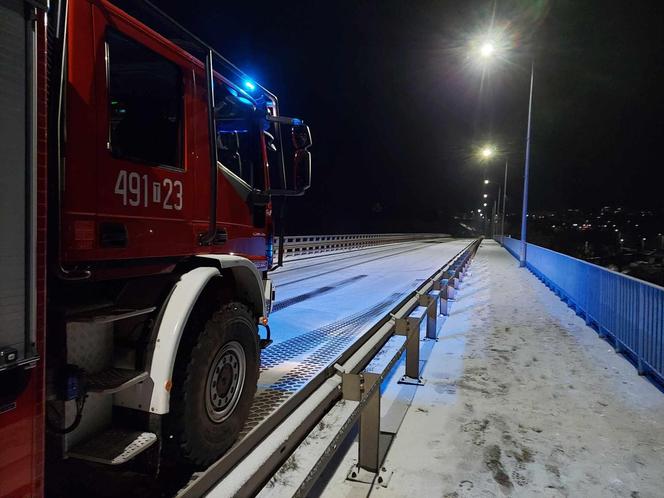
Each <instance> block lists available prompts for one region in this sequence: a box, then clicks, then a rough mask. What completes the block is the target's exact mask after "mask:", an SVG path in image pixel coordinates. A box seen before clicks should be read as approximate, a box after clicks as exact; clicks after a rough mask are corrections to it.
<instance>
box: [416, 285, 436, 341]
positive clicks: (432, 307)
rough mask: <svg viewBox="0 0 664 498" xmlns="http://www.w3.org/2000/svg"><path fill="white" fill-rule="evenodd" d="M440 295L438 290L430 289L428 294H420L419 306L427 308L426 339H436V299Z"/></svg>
mask: <svg viewBox="0 0 664 498" xmlns="http://www.w3.org/2000/svg"><path fill="white" fill-rule="evenodd" d="M439 297H440V290H432V291H430V292H429V293H428V294H423V295H421V296H420V299H419V304H420V306H426V308H427V333H426V338H427V339H433V340H437V339H438V336H437V334H436V333H437V331H438V299H439Z"/></svg>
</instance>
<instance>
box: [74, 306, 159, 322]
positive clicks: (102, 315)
mask: <svg viewBox="0 0 664 498" xmlns="http://www.w3.org/2000/svg"><path fill="white" fill-rule="evenodd" d="M156 309H157V308H156V306H150V307H149V308H140V309H136V308H117V307H107V308H97V309H94V310H87V311H81V312H78V313H75V314H73V315H70V316H69V317H67V321H68V322H75V323H110V322H117V321H118V320H124V319H126V318H132V317H135V316H140V315H147V314H148V313H152V312H153V311H154V310H156Z"/></svg>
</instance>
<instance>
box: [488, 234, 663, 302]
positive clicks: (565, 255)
mask: <svg viewBox="0 0 664 498" xmlns="http://www.w3.org/2000/svg"><path fill="white" fill-rule="evenodd" d="M505 238H506V239H512V240H518V241H519V242H521V239H515V238H513V237H510V236H506V237H505ZM496 242H498V243H500V237H498V240H496ZM528 245H529V246H530V247H536V248H538V249H541V250H543V251H547V252H550V253H553V254H555V255H556V256H562V257H564V258H567V259H571V260H574V261H578V262H579V263H583V264H585V265H589V266H593V267H595V268H597V269H599V270H602V271H605V272H608V273H613V274H614V275H617V276H619V277H623V278H628V279H630V280H634V281H635V282H637V283H639V284H643V285H647V286H650V287H653V288H655V289H657V290H660V291H664V287H662V286H661V285H657V284H654V283H652V282H648V281H647V280H641V279H640V278H636V277H633V276H632V275H628V274H626V273H622V272H619V271H616V270H612V269H611V268H607V267H605V266H600V265H598V264H596V263H591V262H590V261H586V260H585V259H579V258H575V257H574V256H570V255H569V254H565V253H563V252H558V251H554V250H553V249H549V248H548V247H542V246H538V245H537V244H533V243H532V242H528ZM527 259H528V256H527V255H526V260H527Z"/></svg>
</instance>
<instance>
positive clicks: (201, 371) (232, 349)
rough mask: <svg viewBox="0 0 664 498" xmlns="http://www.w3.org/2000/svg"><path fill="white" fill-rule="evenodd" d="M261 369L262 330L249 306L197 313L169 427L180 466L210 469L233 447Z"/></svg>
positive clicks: (184, 346) (180, 362) (184, 345)
mask: <svg viewBox="0 0 664 498" xmlns="http://www.w3.org/2000/svg"><path fill="white" fill-rule="evenodd" d="M206 308H207V309H208V311H207V313H206V311H205V309H206ZM206 318H207V319H206ZM259 367H260V349H259V346H258V328H257V325H256V320H255V318H254V316H253V315H252V313H251V312H250V311H249V308H248V307H247V306H245V305H244V304H241V303H237V302H231V303H228V304H225V305H223V306H222V307H221V309H219V310H218V311H214V312H212V313H211V314H210V311H209V306H207V307H206V306H197V309H194V311H193V312H192V315H191V317H190V319H189V323H188V324H187V327H186V329H185V331H184V334H183V337H182V341H181V346H180V350H179V351H178V355H177V360H176V364H175V369H174V372H173V390H172V392H171V406H170V411H169V414H168V416H167V418H166V421H165V422H166V423H165V427H164V428H165V430H166V431H165V436H166V439H167V442H168V443H175V445H174V451H175V453H176V458H177V460H179V461H184V462H187V463H190V464H193V465H194V466H196V467H206V466H208V465H210V464H211V463H212V462H214V461H215V460H216V459H218V458H219V457H220V456H221V455H222V454H223V453H224V452H225V451H226V450H228V449H229V448H230V447H231V445H232V444H233V443H234V442H235V440H236V439H237V437H238V435H239V433H240V430H241V429H242V427H243V426H244V423H245V421H246V419H247V415H248V413H249V409H250V407H251V403H252V401H253V399H254V395H255V394H256V386H257V382H258V371H259Z"/></svg>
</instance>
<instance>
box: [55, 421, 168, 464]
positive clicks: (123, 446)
mask: <svg viewBox="0 0 664 498" xmlns="http://www.w3.org/2000/svg"><path fill="white" fill-rule="evenodd" d="M156 441H157V435H156V434H154V433H152V432H140V431H127V430H122V429H107V430H106V431H104V432H102V433H100V434H98V435H96V436H94V437H93V438H91V439H88V440H87V441H83V442H82V443H79V444H77V445H76V446H74V447H73V448H72V449H71V450H69V451H68V452H67V456H69V457H70V458H77V459H79V460H87V461H89V462H96V463H104V464H106V465H120V464H123V463H126V462H128V461H129V460H131V459H132V458H134V457H136V456H137V455H138V454H139V453H142V452H143V451H145V450H147V449H148V448H149V447H150V446H152V445H153V444H154V443H155V442H156Z"/></svg>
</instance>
